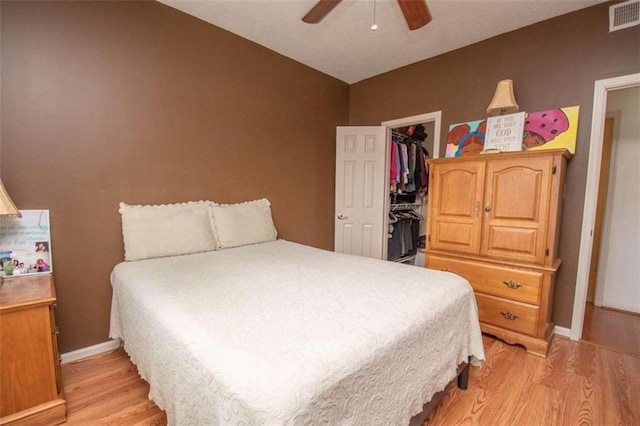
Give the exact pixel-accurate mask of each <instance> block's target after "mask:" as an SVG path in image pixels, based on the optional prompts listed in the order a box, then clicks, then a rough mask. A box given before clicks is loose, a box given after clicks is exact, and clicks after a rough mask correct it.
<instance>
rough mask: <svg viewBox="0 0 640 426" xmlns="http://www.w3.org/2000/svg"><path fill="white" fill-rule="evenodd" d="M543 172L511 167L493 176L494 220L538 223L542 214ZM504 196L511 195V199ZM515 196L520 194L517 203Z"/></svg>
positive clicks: (492, 201) (492, 202) (492, 206)
mask: <svg viewBox="0 0 640 426" xmlns="http://www.w3.org/2000/svg"><path fill="white" fill-rule="evenodd" d="M542 173H543V172H542V171H541V170H534V169H530V168H528V167H510V168H508V169H506V170H503V171H500V172H497V173H495V174H494V175H493V176H492V182H491V184H492V186H493V197H492V198H491V199H490V200H491V201H490V206H491V211H492V212H493V213H492V218H494V219H518V220H530V221H535V222H537V221H538V220H539V218H538V214H539V213H540V195H541V191H542ZM503 194H511V196H509V197H504V196H502V195H503ZM514 194H518V197H517V202H516V201H514V200H515V197H513V195H514Z"/></svg>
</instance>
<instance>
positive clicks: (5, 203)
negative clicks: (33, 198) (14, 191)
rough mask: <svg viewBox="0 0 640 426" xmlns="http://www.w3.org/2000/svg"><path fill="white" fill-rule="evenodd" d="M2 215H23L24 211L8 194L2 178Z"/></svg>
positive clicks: (0, 182) (0, 193)
mask: <svg viewBox="0 0 640 426" xmlns="http://www.w3.org/2000/svg"><path fill="white" fill-rule="evenodd" d="M0 217H22V213H20V210H18V208H17V207H16V205H15V204H13V201H11V197H9V194H7V189H6V188H5V187H4V184H3V183H2V180H0Z"/></svg>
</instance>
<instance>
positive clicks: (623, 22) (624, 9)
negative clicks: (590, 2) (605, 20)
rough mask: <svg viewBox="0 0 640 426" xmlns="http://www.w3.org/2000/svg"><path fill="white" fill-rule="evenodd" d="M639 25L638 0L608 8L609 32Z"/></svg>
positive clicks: (639, 10)
mask: <svg viewBox="0 0 640 426" xmlns="http://www.w3.org/2000/svg"><path fill="white" fill-rule="evenodd" d="M638 24H640V0H629V1H625V2H623V3H618V4H614V5H613V6H611V7H609V32H611V31H617V30H621V29H623V28H629V27H633V26H634V25H638Z"/></svg>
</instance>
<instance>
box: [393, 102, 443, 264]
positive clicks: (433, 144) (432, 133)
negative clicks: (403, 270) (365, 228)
mask: <svg viewBox="0 0 640 426" xmlns="http://www.w3.org/2000/svg"><path fill="white" fill-rule="evenodd" d="M441 119H442V112H441V111H435V112H431V113H427V114H419V115H414V116H410V117H404V118H399V119H395V120H388V121H383V122H382V123H381V124H382V126H384V127H386V128H387V135H388V136H387V138H388V145H389V147H390V149H391V150H393V149H394V145H398V146H401V145H402V142H405V143H406V142H407V140H409V145H412V144H417V145H418V146H419V149H422V148H424V153H425V155H426V156H427V158H437V157H439V153H440V126H441ZM425 135H426V137H425ZM391 160H392V159H391ZM425 168H426V166H425ZM424 192H425V191H420V190H418V188H414V191H413V192H412V191H409V192H408V193H402V191H401V190H400V188H397V187H394V185H392V186H391V188H390V193H389V197H388V198H389V200H388V203H389V206H388V209H387V212H388V214H387V218H386V219H387V230H388V234H387V253H386V257H385V258H386V259H387V260H390V261H393V262H400V263H405V264H410V265H416V266H424V253H423V252H422V250H421V249H423V248H424V238H425V237H424V236H425V234H426V225H427V220H426V219H427V216H426V215H427V200H428V194H426V195H425V193H424Z"/></svg>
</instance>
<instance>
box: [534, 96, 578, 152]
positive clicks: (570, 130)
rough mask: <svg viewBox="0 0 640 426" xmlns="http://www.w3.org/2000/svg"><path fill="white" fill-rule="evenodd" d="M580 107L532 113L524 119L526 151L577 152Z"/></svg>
mask: <svg viewBox="0 0 640 426" xmlns="http://www.w3.org/2000/svg"><path fill="white" fill-rule="evenodd" d="M579 112H580V106H577V105H576V106H572V107H565V108H556V109H549V110H546V111H538V112H530V113H528V114H527V116H526V117H525V119H524V136H523V140H522V144H523V145H524V148H525V149H528V150H531V151H537V150H541V149H555V148H566V149H568V150H569V152H571V153H572V154H575V152H576V140H577V135H578V113H579Z"/></svg>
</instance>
